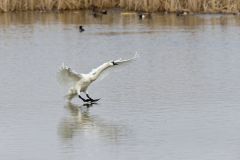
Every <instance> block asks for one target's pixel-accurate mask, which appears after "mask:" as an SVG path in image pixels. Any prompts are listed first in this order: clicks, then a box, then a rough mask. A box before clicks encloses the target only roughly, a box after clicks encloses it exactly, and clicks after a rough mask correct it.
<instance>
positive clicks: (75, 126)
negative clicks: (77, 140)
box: [59, 102, 124, 141]
mask: <svg viewBox="0 0 240 160" xmlns="http://www.w3.org/2000/svg"><path fill="white" fill-rule="evenodd" d="M93 105H96V104H84V105H81V106H80V105H75V104H72V103H70V102H69V103H67V104H66V106H65V108H66V109H67V110H68V111H69V112H70V116H68V117H66V118H64V119H63V121H62V122H61V123H60V126H59V135H60V137H61V138H62V139H64V140H69V139H72V138H74V136H82V137H87V136H93V135H94V137H100V138H107V139H108V140H112V141H117V140H118V139H119V137H121V136H123V135H124V134H123V133H124V132H123V131H124V127H123V126H121V125H115V124H111V123H109V122H107V121H104V120H103V119H101V118H99V117H97V116H92V115H90V113H89V109H90V107H92V106H93Z"/></svg>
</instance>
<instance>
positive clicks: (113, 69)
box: [92, 52, 139, 81]
mask: <svg viewBox="0 0 240 160" xmlns="http://www.w3.org/2000/svg"><path fill="white" fill-rule="evenodd" d="M138 57H139V54H138V53H137V52H136V54H135V55H134V56H133V57H132V58H129V59H122V58H119V59H118V60H115V61H114V62H115V63H117V64H118V65H114V66H112V67H110V68H108V69H107V70H105V71H104V72H103V73H102V74H101V75H100V77H99V78H98V80H97V81H100V80H103V79H104V78H105V77H107V76H108V75H109V74H110V73H111V72H118V71H119V70H121V69H122V68H123V67H124V66H126V65H128V64H129V63H130V62H132V61H134V60H136V58H138ZM94 70H95V69H93V70H92V72H94Z"/></svg>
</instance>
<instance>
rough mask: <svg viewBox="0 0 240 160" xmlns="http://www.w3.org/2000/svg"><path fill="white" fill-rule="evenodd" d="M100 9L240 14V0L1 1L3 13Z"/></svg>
mask: <svg viewBox="0 0 240 160" xmlns="http://www.w3.org/2000/svg"><path fill="white" fill-rule="evenodd" d="M92 5H95V6H97V7H98V8H115V7H119V8H123V9H126V10H132V11H147V12H165V11H167V12H176V11H179V10H188V11H191V12H207V13H219V12H221V13H233V12H239V10H240V0H0V11H2V12H9V11H27V10H41V11H52V10H75V9H89V8H91V6H92Z"/></svg>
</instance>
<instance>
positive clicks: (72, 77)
mask: <svg viewBox="0 0 240 160" xmlns="http://www.w3.org/2000/svg"><path fill="white" fill-rule="evenodd" d="M81 78H82V75H81V74H78V73H77V72H75V71H73V70H72V69H71V68H70V67H67V66H65V65H64V64H63V65H62V67H61V68H60V70H59V71H58V73H57V79H58V81H59V83H60V84H61V85H62V86H67V87H71V86H73V85H75V83H76V82H77V81H79V80H80V79H81Z"/></svg>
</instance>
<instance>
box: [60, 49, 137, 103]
mask: <svg viewBox="0 0 240 160" xmlns="http://www.w3.org/2000/svg"><path fill="white" fill-rule="evenodd" d="M137 56H138V54H137V53H136V54H135V56H134V57H133V58H130V59H126V60H122V59H121V58H120V59H118V60H115V61H108V62H106V63H103V64H102V65H100V66H99V67H97V68H96V69H93V70H92V71H91V72H90V73H88V74H79V73H77V72H75V71H73V70H72V69H71V68H69V67H67V66H65V65H64V64H63V66H62V67H61V68H60V70H59V72H58V80H59V82H60V84H63V85H70V89H69V91H68V94H67V95H66V96H65V97H66V98H67V99H68V100H69V101H71V100H72V99H73V98H74V97H75V96H77V95H78V97H79V98H80V99H81V100H82V101H83V102H96V101H98V100H99V99H92V98H91V97H90V96H89V94H88V92H87V89H88V87H89V85H90V84H91V83H92V82H94V81H95V80H97V79H98V78H99V77H100V75H102V74H103V72H104V71H106V70H109V68H114V66H116V65H119V66H120V65H122V64H125V63H128V62H131V61H132V60H135V59H136V58H137ZM81 92H84V93H85V94H86V96H87V99H85V98H83V97H82V96H81V95H80V93H81Z"/></svg>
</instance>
